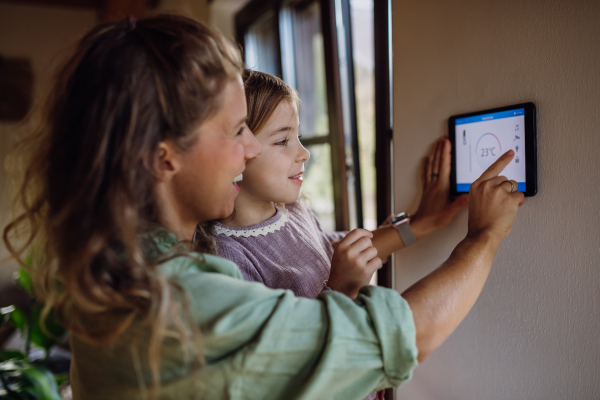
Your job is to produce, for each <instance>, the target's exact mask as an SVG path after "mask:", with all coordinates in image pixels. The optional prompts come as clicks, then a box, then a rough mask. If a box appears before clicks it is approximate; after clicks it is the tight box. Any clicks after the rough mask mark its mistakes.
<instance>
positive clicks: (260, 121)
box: [243, 69, 300, 134]
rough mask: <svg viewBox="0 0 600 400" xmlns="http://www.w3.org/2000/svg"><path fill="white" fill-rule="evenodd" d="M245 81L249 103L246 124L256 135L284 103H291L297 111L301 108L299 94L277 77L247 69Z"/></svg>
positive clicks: (244, 76)
mask: <svg viewBox="0 0 600 400" xmlns="http://www.w3.org/2000/svg"><path fill="white" fill-rule="evenodd" d="M243 79H244V89H245V91H246V102H247V103H248V120H247V122H246V124H247V125H248V128H250V130H251V131H252V132H254V134H257V133H258V132H260V130H261V129H262V128H264V127H265V125H266V124H267V122H269V118H271V115H273V113H274V112H275V109H276V108H277V106H278V105H279V103H281V102H282V101H290V102H291V103H292V104H294V105H295V106H296V109H298V108H299V107H300V98H299V97H298V93H297V92H296V91H295V90H294V88H293V87H291V86H290V85H288V84H287V83H285V82H284V81H283V80H282V79H279V78H277V77H276V76H273V75H269V74H266V73H264V72H259V71H252V70H249V69H246V70H244V75H243Z"/></svg>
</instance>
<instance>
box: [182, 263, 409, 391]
mask: <svg viewBox="0 0 600 400" xmlns="http://www.w3.org/2000/svg"><path fill="white" fill-rule="evenodd" d="M229 275H231V274H229ZM177 280H178V281H179V283H180V284H181V285H182V286H183V287H184V288H185V289H186V290H187V291H188V292H189V293H190V294H191V299H192V301H193V304H192V305H191V306H192V307H191V310H192V314H193V316H194V318H195V319H196V321H197V323H198V324H199V326H200V329H201V332H202V336H203V343H204V354H205V357H206V361H207V364H208V366H209V367H208V368H209V369H208V370H209V371H210V368H211V366H213V367H215V368H216V366H217V365H218V369H219V373H218V374H215V375H214V376H210V378H209V379H210V387H211V388H215V392H214V393H223V392H227V393H228V395H229V396H231V398H239V399H256V398H265V399H266V398H289V399H325V398H327V399H362V398H364V397H365V396H367V395H368V394H369V393H372V392H374V391H377V390H381V389H383V388H386V387H391V386H393V387H397V386H400V385H401V384H402V383H404V382H406V381H407V380H408V379H410V377H411V374H412V370H413V368H414V367H415V366H416V365H417V360H416V357H417V348H416V331H415V326H414V322H413V317H412V312H411V310H410V308H409V306H408V303H407V302H406V301H405V300H404V299H403V298H402V297H401V296H400V295H399V294H398V293H397V292H396V291H394V290H391V289H384V288H379V287H372V286H369V287H365V288H363V289H361V291H360V294H359V296H358V297H357V299H356V300H352V299H350V298H348V297H346V296H344V295H342V294H340V293H336V292H333V291H325V292H322V293H321V294H319V296H318V297H317V298H316V299H314V300H313V299H306V298H299V297H295V296H294V294H293V293H292V292H291V291H288V290H273V289H269V288H266V287H265V286H264V285H261V284H258V283H253V282H243V281H241V280H239V279H235V277H232V276H228V275H226V274H219V273H214V272H211V273H204V272H198V271H194V270H193V268H192V269H190V270H188V271H187V272H185V273H180V274H179V275H178V277H177ZM207 379H208V378H207ZM220 386H222V389H219V387H220ZM225 387H226V389H225ZM207 394H210V393H207Z"/></svg>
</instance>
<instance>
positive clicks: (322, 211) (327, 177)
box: [302, 143, 335, 231]
mask: <svg viewBox="0 0 600 400" xmlns="http://www.w3.org/2000/svg"><path fill="white" fill-rule="evenodd" d="M306 148H307V149H308V151H310V159H309V160H308V161H307V162H306V163H304V168H305V172H304V183H303V184H302V192H304V193H305V194H306V195H307V196H308V198H309V199H308V204H309V205H310V207H311V209H312V210H313V211H314V212H315V214H317V217H318V218H319V222H320V224H321V228H323V230H324V231H334V230H335V214H334V203H333V182H332V180H331V146H330V145H329V144H328V143H325V144H317V145H313V146H306Z"/></svg>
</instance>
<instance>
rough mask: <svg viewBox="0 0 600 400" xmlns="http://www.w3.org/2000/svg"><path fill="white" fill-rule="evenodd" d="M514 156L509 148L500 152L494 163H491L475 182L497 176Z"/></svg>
mask: <svg viewBox="0 0 600 400" xmlns="http://www.w3.org/2000/svg"><path fill="white" fill-rule="evenodd" d="M514 156H515V152H514V151H513V150H509V151H507V152H506V153H504V154H502V155H501V156H500V158H499V159H498V160H496V162H495V163H493V164H492V165H491V166H490V167H489V168H488V169H487V170H485V172H484V173H483V174H481V176H480V177H479V179H477V181H475V182H483V181H487V180H488V179H492V178H493V177H495V176H498V174H500V172H502V171H503V170H504V168H506V166H507V165H508V164H509V163H510V162H511V161H512V159H513V157H514Z"/></svg>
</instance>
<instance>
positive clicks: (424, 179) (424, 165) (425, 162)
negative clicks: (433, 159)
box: [421, 157, 430, 186]
mask: <svg viewBox="0 0 600 400" xmlns="http://www.w3.org/2000/svg"><path fill="white" fill-rule="evenodd" d="M428 166H429V157H423V159H422V160H421V184H422V185H423V186H426V185H427V184H428V183H429V180H430V177H429V172H427V170H428Z"/></svg>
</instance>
